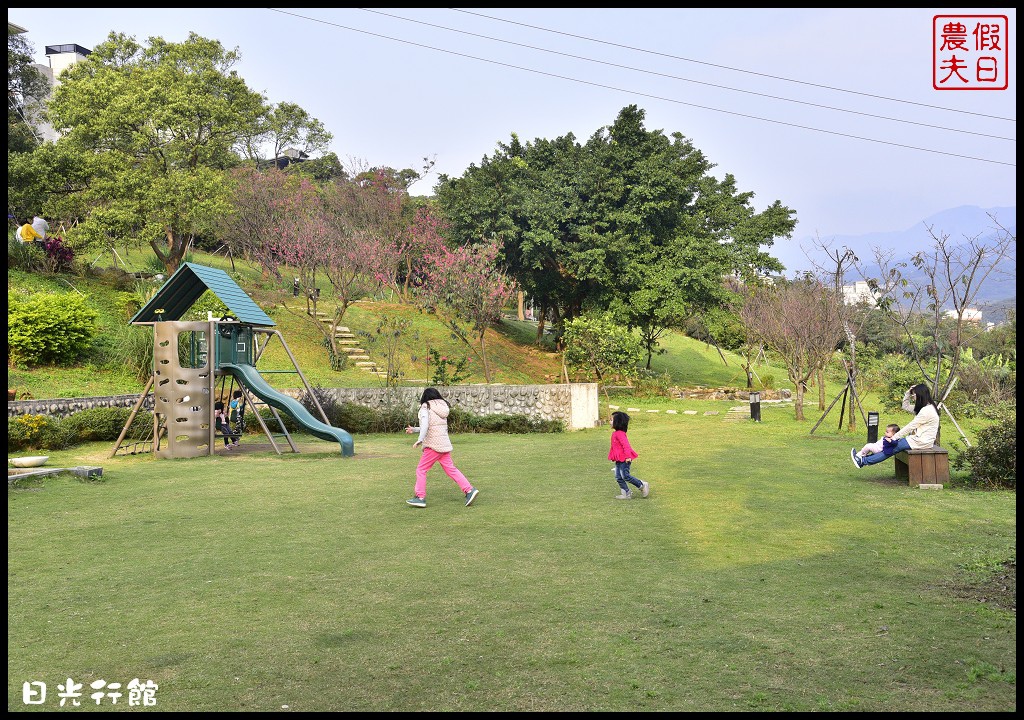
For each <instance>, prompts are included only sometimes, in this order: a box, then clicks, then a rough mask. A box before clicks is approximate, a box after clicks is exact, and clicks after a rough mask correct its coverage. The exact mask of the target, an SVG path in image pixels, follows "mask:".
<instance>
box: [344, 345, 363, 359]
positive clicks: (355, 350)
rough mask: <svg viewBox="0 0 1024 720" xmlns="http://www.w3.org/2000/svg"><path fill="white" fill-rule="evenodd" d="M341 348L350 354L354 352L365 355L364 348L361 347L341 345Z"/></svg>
mask: <svg viewBox="0 0 1024 720" xmlns="http://www.w3.org/2000/svg"><path fill="white" fill-rule="evenodd" d="M341 349H342V350H344V351H345V352H347V353H348V354H349V355H352V354H353V353H354V354H356V355H366V350H364V349H363V348H357V347H352V346H342V348H341ZM366 356H367V357H369V355H366ZM359 359H360V360H362V358H359Z"/></svg>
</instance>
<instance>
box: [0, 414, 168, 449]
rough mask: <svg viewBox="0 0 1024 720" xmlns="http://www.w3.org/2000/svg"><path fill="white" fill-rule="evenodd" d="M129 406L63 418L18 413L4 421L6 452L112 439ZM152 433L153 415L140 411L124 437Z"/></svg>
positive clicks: (67, 446)
mask: <svg viewBox="0 0 1024 720" xmlns="http://www.w3.org/2000/svg"><path fill="white" fill-rule="evenodd" d="M129 415H131V408H126V407H113V408H90V409H88V410H81V411H79V412H76V413H74V414H73V415H68V416H67V417H63V418H53V417H47V416H45V415H18V416H16V417H13V418H11V419H10V420H9V421H8V422H7V451H8V452H11V451H17V450H23V449H25V448H36V449H46V450H66V449H67V448H69V447H74V446H75V445H79V444H81V443H84V442H94V441H97V440H107V441H110V442H113V441H115V440H117V437H118V435H120V434H121V430H122V429H123V428H124V424H125V423H126V422H128V416H129ZM152 434H153V414H152V413H150V412H147V411H140V412H139V414H138V415H136V416H135V419H134V420H133V421H132V424H131V427H130V428H128V432H127V434H126V435H125V437H126V438H130V439H137V440H142V439H144V438H148V437H149V436H150V435H152Z"/></svg>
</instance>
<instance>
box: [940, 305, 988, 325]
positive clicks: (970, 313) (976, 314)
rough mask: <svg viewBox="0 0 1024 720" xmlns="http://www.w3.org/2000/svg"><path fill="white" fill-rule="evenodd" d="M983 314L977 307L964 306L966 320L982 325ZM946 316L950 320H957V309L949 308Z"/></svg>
mask: <svg viewBox="0 0 1024 720" xmlns="http://www.w3.org/2000/svg"><path fill="white" fill-rule="evenodd" d="M981 314H982V313H981V310H978V309H977V308H964V322H969V323H974V324H975V325H981ZM946 317H948V318H949V319H950V320H956V310H947V311H946Z"/></svg>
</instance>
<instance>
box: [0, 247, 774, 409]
mask: <svg viewBox="0 0 1024 720" xmlns="http://www.w3.org/2000/svg"><path fill="white" fill-rule="evenodd" d="M119 255H120V256H121V257H122V258H125V259H126V261H127V262H128V264H129V267H132V268H135V269H144V265H143V263H142V260H141V257H135V256H133V254H132V253H125V252H123V251H119ZM103 259H104V258H101V260H103ZM133 261H134V262H133ZM194 262H197V263H200V264H205V265H209V266H211V267H219V268H221V269H224V270H225V271H227V272H229V273H231V274H232V275H233V277H234V278H235V279H236V281H237V282H238V283H239V284H240V285H241V286H242V288H243V289H244V290H246V292H248V293H249V294H250V295H251V296H252V297H253V299H254V300H255V301H256V302H257V303H258V304H259V305H260V306H261V307H262V308H263V309H264V310H265V311H266V312H267V313H268V314H269V315H270V316H271V317H272V318H273V320H274V321H275V322H276V323H277V324H278V327H277V329H278V330H279V331H280V332H281V335H282V336H283V337H284V340H285V342H286V343H287V345H288V348H289V349H290V350H291V351H292V353H293V354H294V356H295V358H296V361H297V362H298V365H299V368H300V369H301V370H302V372H303V373H304V374H305V375H306V377H307V379H308V380H309V381H310V383H312V384H315V385H322V386H339V387H374V386H377V385H379V384H380V380H378V379H377V378H376V377H375V376H373V375H371V374H369V373H367V372H366V371H364V370H361V369H358V368H355V367H354V366H350V367H348V368H346V369H345V370H342V371H340V372H335V371H332V370H331V369H330V366H329V364H328V362H327V353H326V350H325V349H324V348H323V347H322V345H321V337H320V335H319V333H318V332H317V331H316V329H315V328H314V327H313V326H312V324H311V323H310V322H309V319H308V317H307V316H306V315H305V303H304V302H302V301H301V300H300V299H295V298H292V296H291V289H290V286H289V285H288V284H287V283H277V282H274V281H272V280H270V281H268V280H267V279H265V278H262V277H260V274H259V272H258V271H256V270H254V269H252V268H250V267H248V265H247V264H245V263H242V262H236V263H235V265H234V268H235V269H234V270H232V266H231V264H230V262H229V261H228V260H226V259H225V258H224V257H223V256H213V255H208V254H205V253H197V254H196V256H195V258H194ZM98 264H100V265H102V264H103V263H102V262H100V263H98ZM140 285H141V286H142V287H144V288H148V289H149V290H150V291H152V290H153V289H155V288H157V287H158V284H157V283H156V282H154V281H140ZM8 290H9V291H14V292H20V293H28V292H40V291H46V292H80V293H83V294H85V295H87V296H88V297H89V299H90V303H91V304H92V306H93V307H94V308H95V309H96V310H97V311H98V312H99V314H100V316H99V319H98V320H97V327H98V333H99V334H101V335H108V336H111V337H114V336H116V334H117V332H119V331H122V330H123V329H124V328H125V327H127V320H128V317H127V316H126V315H125V314H124V313H123V312H122V311H119V310H118V302H117V300H118V292H117V291H116V290H115V289H113V288H112V287H111V286H110V285H109V284H107V283H105V282H104V281H102V280H100V279H97V278H92V277H67V278H65V277H58V276H44V275H36V274H30V273H23V272H20V271H15V270H9V271H8ZM385 316H388V317H392V318H399V319H401V320H404V321H408V323H409V328H408V329H407V330H406V333H405V336H404V337H403V340H402V342H401V343H400V347H399V351H398V352H397V353H396V357H397V359H398V365H399V371H400V372H401V373H402V377H403V379H404V382H405V383H407V384H421V383H423V382H425V381H426V380H427V379H429V378H430V376H431V369H430V367H429V365H428V364H427V350H428V348H431V347H433V348H437V349H438V350H440V351H441V352H442V353H444V354H446V355H448V356H449V357H453V358H460V357H467V356H468V357H469V358H470V360H471V362H470V366H469V367H470V376H469V377H468V378H467V379H466V382H469V383H480V382H484V380H485V377H484V372H483V367H482V363H481V361H480V358H479V356H477V355H476V354H475V353H474V352H473V350H471V349H470V348H468V347H467V346H466V345H464V344H462V343H461V342H459V341H457V340H453V339H452V337H451V333H450V332H449V331H448V330H447V329H446V328H445V327H444V325H443V324H442V323H440V322H439V321H438V320H437V319H436V318H435V317H432V316H430V315H426V314H424V313H421V312H419V311H418V310H416V309H415V308H414V307H411V306H408V305H401V304H397V303H390V302H365V303H356V304H355V305H353V306H352V307H351V308H349V310H348V312H347V314H346V315H345V318H344V320H343V324H344V325H345V326H347V327H349V328H350V329H351V330H352V331H353V332H354V333H357V335H358V333H359V332H360V331H363V332H373V331H374V330H375V328H376V327H377V324H378V323H379V322H380V320H381V318H383V317H385ZM138 332H143V331H142V330H139V331H138ZM535 335H536V325H534V324H531V323H524V322H518V321H514V320H506V321H504V322H503V324H502V325H501V326H500V327H499V328H496V329H493V330H489V331H488V332H487V335H486V338H485V343H486V347H487V349H488V362H489V364H490V366H491V369H492V374H491V380H492V382H500V383H505V384H533V383H547V382H558V381H559V379H560V377H561V363H560V359H559V357H558V356H557V355H556V354H555V353H554V352H552V351H553V348H552V347H551V343H550V340H548V339H545V340H543V341H542V343H541V345H537V344H536V343H535ZM361 345H362V346H363V347H365V348H366V349H367V350H368V351H369V355H370V358H371V359H372V360H374V361H375V362H376V363H377V364H378V365H380V366H384V365H385V364H386V362H387V359H386V351H385V350H384V348H383V347H381V346H379V345H378V346H376V347H374V346H369V345H367V344H366V343H362V344H361ZM663 346H664V347H665V348H666V349H667V350H668V353H667V354H664V355H659V356H656V357H655V358H654V360H653V362H652V369H653V370H655V371H656V372H657V373H659V374H662V373H667V374H668V375H669V376H670V377H671V379H672V382H673V383H674V384H678V385H682V386H695V385H708V386H722V385H731V386H736V385H742V384H743V377H742V375H743V374H742V371H741V370H740V369H739V361H738V358H736V356H734V355H731V354H730V353H726V357H727V358H728V359H729V365H724V364H723V363H722V361H721V359H720V358H719V356H718V353H717V351H715V349H714V348H712V347H709V346H707V345H704V344H703V343H700V342H697V341H694V340H691V339H689V338H686V337H683V336H680V335H673V334H669V335H668V336H667V337H666V338H665V339H664V341H663ZM259 368H260V369H261V370H290V369H291V368H292V364H291V361H290V360H289V358H288V355H287V353H286V352H285V350H284V348H283V347H282V346H281V344H280V343H279V342H278V341H277V340H276V339H275V340H273V341H272V342H271V343H270V345H269V346H268V348H267V351H266V354H265V355H264V356H263V358H262V359H261V360H260V362H259ZM771 374H774V375H775V376H776V377H777V378H783V377H784V374H783V373H782V372H781V371H779V370H777V369H775V370H773V371H772V372H771ZM267 379H268V381H269V382H270V383H271V384H272V385H275V386H276V387H298V386H300V384H301V381H300V380H299V379H298V378H297V377H296V376H295V375H292V374H276V373H268V375H267ZM8 388H9V389H14V390H16V391H17V393H18V394H19V397H21V396H24V395H26V394H27V395H29V396H31V397H34V398H49V397H88V396H100V395H116V394H127V393H134V392H139V391H140V390H141V384H140V383H139V381H138V380H136V379H134V378H132V377H129V376H126V375H125V374H124V373H123V372H120V371H119V370H118V369H116V368H109V367H102V366H99V365H97V364H95V363H90V362H84V363H82V364H80V365H78V366H74V367H40V368H31V369H26V368H17V367H8Z"/></svg>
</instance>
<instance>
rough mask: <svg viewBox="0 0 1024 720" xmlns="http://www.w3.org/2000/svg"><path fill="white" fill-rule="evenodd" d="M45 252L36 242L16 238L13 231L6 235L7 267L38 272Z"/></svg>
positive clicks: (42, 263)
mask: <svg viewBox="0 0 1024 720" xmlns="http://www.w3.org/2000/svg"><path fill="white" fill-rule="evenodd" d="M45 260H46V254H45V253H44V252H43V250H42V248H40V247H39V246H38V245H37V244H36V243H27V242H22V241H21V240H18V239H17V238H16V237H15V236H14V234H13V233H11V234H9V235H8V236H7V268H8V269H12V268H16V269H18V270H24V271H26V272H40V271H41V270H42V269H43V265H44V261H45Z"/></svg>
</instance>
